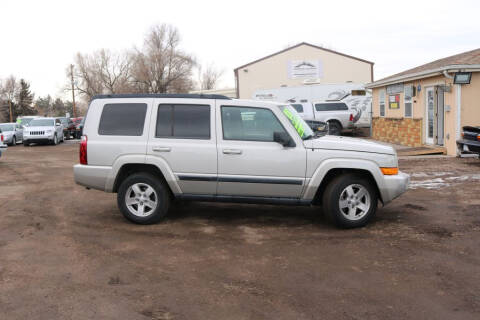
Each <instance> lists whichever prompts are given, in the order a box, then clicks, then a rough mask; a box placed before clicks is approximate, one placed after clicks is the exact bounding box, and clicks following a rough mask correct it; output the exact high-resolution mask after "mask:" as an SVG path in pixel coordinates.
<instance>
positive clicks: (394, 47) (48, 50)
mask: <svg viewBox="0 0 480 320" xmlns="http://www.w3.org/2000/svg"><path fill="white" fill-rule="evenodd" d="M479 12H480V1H478V0H477V1H475V0H472V1H467V0H456V1H440V0H436V1H421V0H416V1H406V0H402V1H368V0H364V1H341V0H335V1H320V0H316V1H301V0H295V1H272V2H267V1H259V0H256V1H247V0H237V1H226V0H223V1H207V0H203V1H182V0H172V1H160V0H157V1H153V0H152V1H147V0H135V1H131V0H130V1H122V0H112V1H107V0H95V1H90V0H82V1H78V0H77V1H69V0H63V1H53V0H52V1H49V0H42V1H25V0H24V1H18V0H1V1H0V13H1V14H0V43H1V44H0V78H5V77H7V76H9V75H10V74H13V75H15V76H16V77H17V78H25V79H26V80H28V81H30V83H31V88H32V90H33V91H34V92H35V94H36V96H39V95H42V96H43V95H46V94H51V95H53V96H59V95H62V92H61V88H62V87H63V86H64V84H65V83H66V77H65V69H66V67H67V66H68V65H69V64H70V63H71V62H72V61H73V57H74V54H75V53H76V52H82V53H89V52H92V51H94V50H97V49H100V48H108V49H112V50H123V49H128V48H131V47H132V46H133V45H137V46H140V45H141V44H142V41H143V36H144V34H145V33H146V32H147V30H148V29H149V28H150V27H151V26H153V25H155V24H160V23H169V24H172V25H175V26H176V27H177V28H178V29H179V31H180V33H181V35H182V48H183V49H184V50H186V51H188V52H190V53H192V54H194V55H195V56H196V57H197V58H198V60H199V61H200V62H203V63H209V62H213V63H215V64H216V65H217V66H218V67H219V68H222V69H224V71H225V73H224V76H223V78H222V80H221V85H220V86H221V87H233V86H234V80H233V79H234V77H233V69H234V68H235V67H238V66H240V65H243V64H245V63H248V62H250V61H252V60H255V59H258V58H261V57H263V56H265V55H268V54H271V53H273V52H276V51H279V50H281V49H284V48H286V47H287V46H289V45H294V44H297V43H299V42H302V41H306V42H310V43H312V44H316V45H323V46H325V47H327V48H330V49H333V50H336V51H340V52H343V53H346V54H349V55H353V56H356V57H359V58H363V59H366V60H369V61H373V62H375V67H374V71H375V79H379V78H382V77H385V76H388V75H390V74H393V73H396V72H399V71H402V70H405V69H407V68H411V67H415V66H417V65H420V64H423V63H427V62H430V61H433V60H435V59H438V58H442V57H445V56H449V55H453V54H456V53H460V52H463V51H467V50H472V49H476V48H479V47H480V19H479Z"/></svg>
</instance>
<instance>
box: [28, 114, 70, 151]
mask: <svg viewBox="0 0 480 320" xmlns="http://www.w3.org/2000/svg"><path fill="white" fill-rule="evenodd" d="M63 140H64V137H63V126H62V123H61V122H60V119H58V118H36V119H33V120H32V121H30V123H29V125H28V127H26V128H25V130H24V132H23V145H24V146H29V145H30V144H31V143H50V144H54V145H56V144H58V143H59V142H63Z"/></svg>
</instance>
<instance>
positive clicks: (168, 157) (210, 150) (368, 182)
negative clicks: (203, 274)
mask: <svg viewBox="0 0 480 320" xmlns="http://www.w3.org/2000/svg"><path fill="white" fill-rule="evenodd" d="M85 119H86V120H85V127H84V131H83V134H84V135H83V136H82V140H81V143H80V164H78V165H75V166H74V176H75V181H76V183H78V184H80V185H83V186H86V187H88V188H94V189H99V190H104V191H107V192H117V193H118V194H117V202H118V206H119V208H120V211H121V212H122V213H123V215H124V216H125V217H126V218H127V219H129V220H130V221H133V222H136V223H141V224H148V223H153V222H156V221H158V220H160V219H161V218H163V217H165V215H166V214H167V212H168V210H169V207H170V203H171V201H172V200H173V199H177V200H200V201H227V202H246V203H270V204H293V205H312V204H321V205H322V206H323V208H324V212H325V213H326V214H327V216H328V217H330V218H331V220H332V221H333V222H335V223H336V224H337V225H339V226H341V227H358V226H363V225H365V224H366V223H367V222H368V221H369V220H370V219H371V218H372V217H373V216H374V214H375V212H376V209H377V201H378V200H380V201H381V202H383V203H384V204H386V203H388V202H390V201H391V200H393V199H394V198H395V197H397V196H399V195H400V194H402V193H403V192H404V191H405V190H406V188H407V184H408V181H409V177H408V175H406V174H404V173H401V172H399V171H398V161H397V155H396V153H395V150H394V149H393V148H392V147H390V146H386V145H382V144H377V143H374V142H370V141H366V140H361V139H354V138H346V137H335V136H323V137H318V138H315V137H314V134H313V132H312V130H311V129H310V128H309V126H308V125H307V124H306V123H305V122H304V121H303V120H302V118H301V117H300V116H299V115H298V114H297V113H296V111H295V109H293V107H291V106H290V105H286V104H278V103H269V102H261V101H249V100H236V99H233V100H232V99H229V98H226V97H224V96H218V95H169V94H166V95H161V94H156V95H101V96H96V97H94V98H93V100H92V101H91V103H90V106H89V109H88V114H87V116H86V118H85Z"/></svg>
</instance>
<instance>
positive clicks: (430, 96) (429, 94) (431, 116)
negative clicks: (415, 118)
mask: <svg viewBox="0 0 480 320" xmlns="http://www.w3.org/2000/svg"><path fill="white" fill-rule="evenodd" d="M425 98H426V101H425V106H426V108H425V111H426V114H425V143H427V144H434V138H435V131H436V130H435V88H433V87H430V88H427V89H426V90H425Z"/></svg>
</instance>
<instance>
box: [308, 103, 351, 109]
mask: <svg viewBox="0 0 480 320" xmlns="http://www.w3.org/2000/svg"><path fill="white" fill-rule="evenodd" d="M315 110H317V111H343V110H348V107H347V105H346V104H345V103H341V102H339V103H316V104H315Z"/></svg>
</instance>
